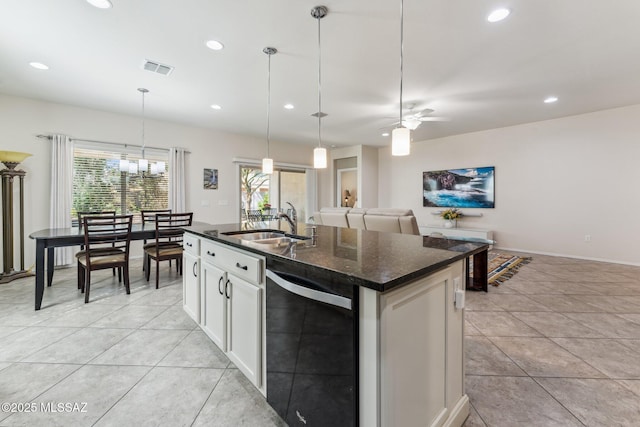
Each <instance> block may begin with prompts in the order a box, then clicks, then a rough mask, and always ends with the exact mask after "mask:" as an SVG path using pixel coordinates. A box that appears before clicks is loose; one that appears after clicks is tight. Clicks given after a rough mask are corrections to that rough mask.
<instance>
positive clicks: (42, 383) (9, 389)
mask: <svg viewBox="0 0 640 427" xmlns="http://www.w3.org/2000/svg"><path fill="white" fill-rule="evenodd" d="M163 264H164V265H163V266H162V267H161V272H160V275H161V276H160V277H161V283H162V285H161V287H160V289H157V290H156V289H155V284H154V280H153V277H152V280H151V283H153V284H152V285H150V284H149V283H147V282H146V281H145V280H144V279H143V274H142V270H141V263H140V261H133V262H132V265H131V270H130V271H131V278H132V282H131V295H127V294H126V293H125V292H124V287H123V286H122V285H120V284H118V281H117V279H115V278H114V277H113V276H112V274H111V271H102V272H96V273H94V276H93V278H94V281H95V283H93V284H92V286H91V301H90V303H89V304H84V296H83V294H81V293H80V292H79V291H78V290H77V285H76V271H75V269H74V268H70V269H62V270H56V272H55V275H54V283H53V286H52V287H50V288H47V289H46V290H45V294H44V298H43V305H42V310H40V311H35V310H34V279H33V278H25V279H20V280H16V281H14V282H11V283H8V284H3V285H0V402H13V403H15V404H16V406H15V407H14V408H13V409H14V410H17V409H18V407H17V404H20V405H21V407H20V409H22V411H21V412H11V411H10V410H11V409H12V408H9V409H10V410H9V411H6V410H5V409H6V408H4V407H3V408H2V411H0V426H2V427H5V426H7V427H8V426H64V427H68V426H94V425H95V426H118V427H128V426H171V427H173V426H281V425H284V423H283V422H282V420H281V419H280V418H279V417H278V416H277V414H276V413H275V412H274V411H273V410H272V409H271V408H270V407H269V405H268V404H267V403H266V401H265V400H264V398H263V396H262V395H261V394H260V393H259V392H258V391H257V390H256V389H255V388H254V387H253V385H251V384H250V383H249V382H248V381H247V380H246V379H245V377H244V376H243V375H242V374H241V373H240V372H239V371H238V369H236V368H235V366H234V365H233V364H232V363H230V362H229V359H227V357H226V356H225V355H224V353H222V352H221V351H220V350H219V349H218V348H217V347H216V346H215V345H214V344H213V343H212V342H211V340H210V339H209V338H208V337H207V336H206V335H205V334H204V333H203V332H202V331H201V330H200V329H199V328H198V327H197V325H196V324H195V322H193V321H192V320H191V319H190V318H189V317H188V316H187V315H186V314H185V313H184V311H183V309H182V279H181V277H180V276H179V275H178V274H177V273H176V271H175V268H174V269H172V270H170V269H169V268H168V265H167V264H168V263H163ZM174 265H175V264H174ZM153 273H154V272H152V276H153ZM83 402H86V407H84V406H82V405H83ZM31 403H35V406H32V405H31ZM58 403H62V404H65V403H68V404H71V406H70V407H69V409H70V410H71V412H66V408H64V407H63V408H61V409H62V410H59V409H58V408H57V407H56V404H58ZM75 403H77V404H79V406H77V407H74V406H72V405H73V404H75ZM24 404H27V409H31V412H26V411H25V407H24ZM51 404H53V409H56V410H57V412H53V410H52V408H51V406H50V405H51ZM48 405H49V406H48ZM34 409H35V411H34ZM43 409H44V410H47V411H43Z"/></svg>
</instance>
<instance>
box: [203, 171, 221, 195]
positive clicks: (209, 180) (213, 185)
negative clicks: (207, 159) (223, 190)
mask: <svg viewBox="0 0 640 427" xmlns="http://www.w3.org/2000/svg"><path fill="white" fill-rule="evenodd" d="M204 189H205V190H217V189H218V169H205V170H204Z"/></svg>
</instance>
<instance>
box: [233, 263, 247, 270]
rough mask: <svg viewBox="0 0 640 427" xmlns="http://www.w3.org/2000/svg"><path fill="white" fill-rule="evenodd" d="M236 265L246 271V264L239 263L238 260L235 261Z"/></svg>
mask: <svg viewBox="0 0 640 427" xmlns="http://www.w3.org/2000/svg"><path fill="white" fill-rule="evenodd" d="M236 267H238V268H241V269H243V270H244V271H247V268H248V267H247V266H246V265H240V263H239V262H236Z"/></svg>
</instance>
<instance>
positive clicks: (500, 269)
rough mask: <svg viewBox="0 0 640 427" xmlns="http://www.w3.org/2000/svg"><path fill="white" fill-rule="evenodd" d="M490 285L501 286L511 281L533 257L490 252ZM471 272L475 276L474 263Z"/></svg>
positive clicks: (470, 268)
mask: <svg viewBox="0 0 640 427" xmlns="http://www.w3.org/2000/svg"><path fill="white" fill-rule="evenodd" d="M488 258H489V259H488V261H489V266H488V268H487V270H488V271H489V273H488V283H489V284H490V285H493V286H499V285H500V284H501V283H504V282H506V281H507V280H509V279H511V278H512V277H513V276H514V275H515V274H516V273H517V272H518V269H520V267H522V266H523V265H526V264H528V263H530V262H531V260H532V259H533V258H531V257H521V256H517V255H511V254H502V253H498V252H489V257H488ZM470 264H471V265H470V267H469V272H470V274H471V275H473V263H472V262H471V263H470Z"/></svg>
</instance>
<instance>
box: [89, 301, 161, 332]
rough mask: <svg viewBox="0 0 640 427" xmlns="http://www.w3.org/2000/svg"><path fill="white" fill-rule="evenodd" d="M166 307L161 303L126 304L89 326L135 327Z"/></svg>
mask: <svg viewBox="0 0 640 427" xmlns="http://www.w3.org/2000/svg"><path fill="white" fill-rule="evenodd" d="M166 309H167V307H165V306H161V305H126V306H124V307H122V308H120V309H119V310H117V311H114V312H113V313H111V314H110V315H109V316H105V317H103V318H101V319H99V320H97V321H95V322H93V323H91V324H90V325H89V327H90V328H127V329H137V328H139V327H141V326H143V325H145V324H147V323H148V322H149V321H150V320H151V319H154V318H155V317H157V316H159V315H160V313H162V312H163V311H165V310H166Z"/></svg>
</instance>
